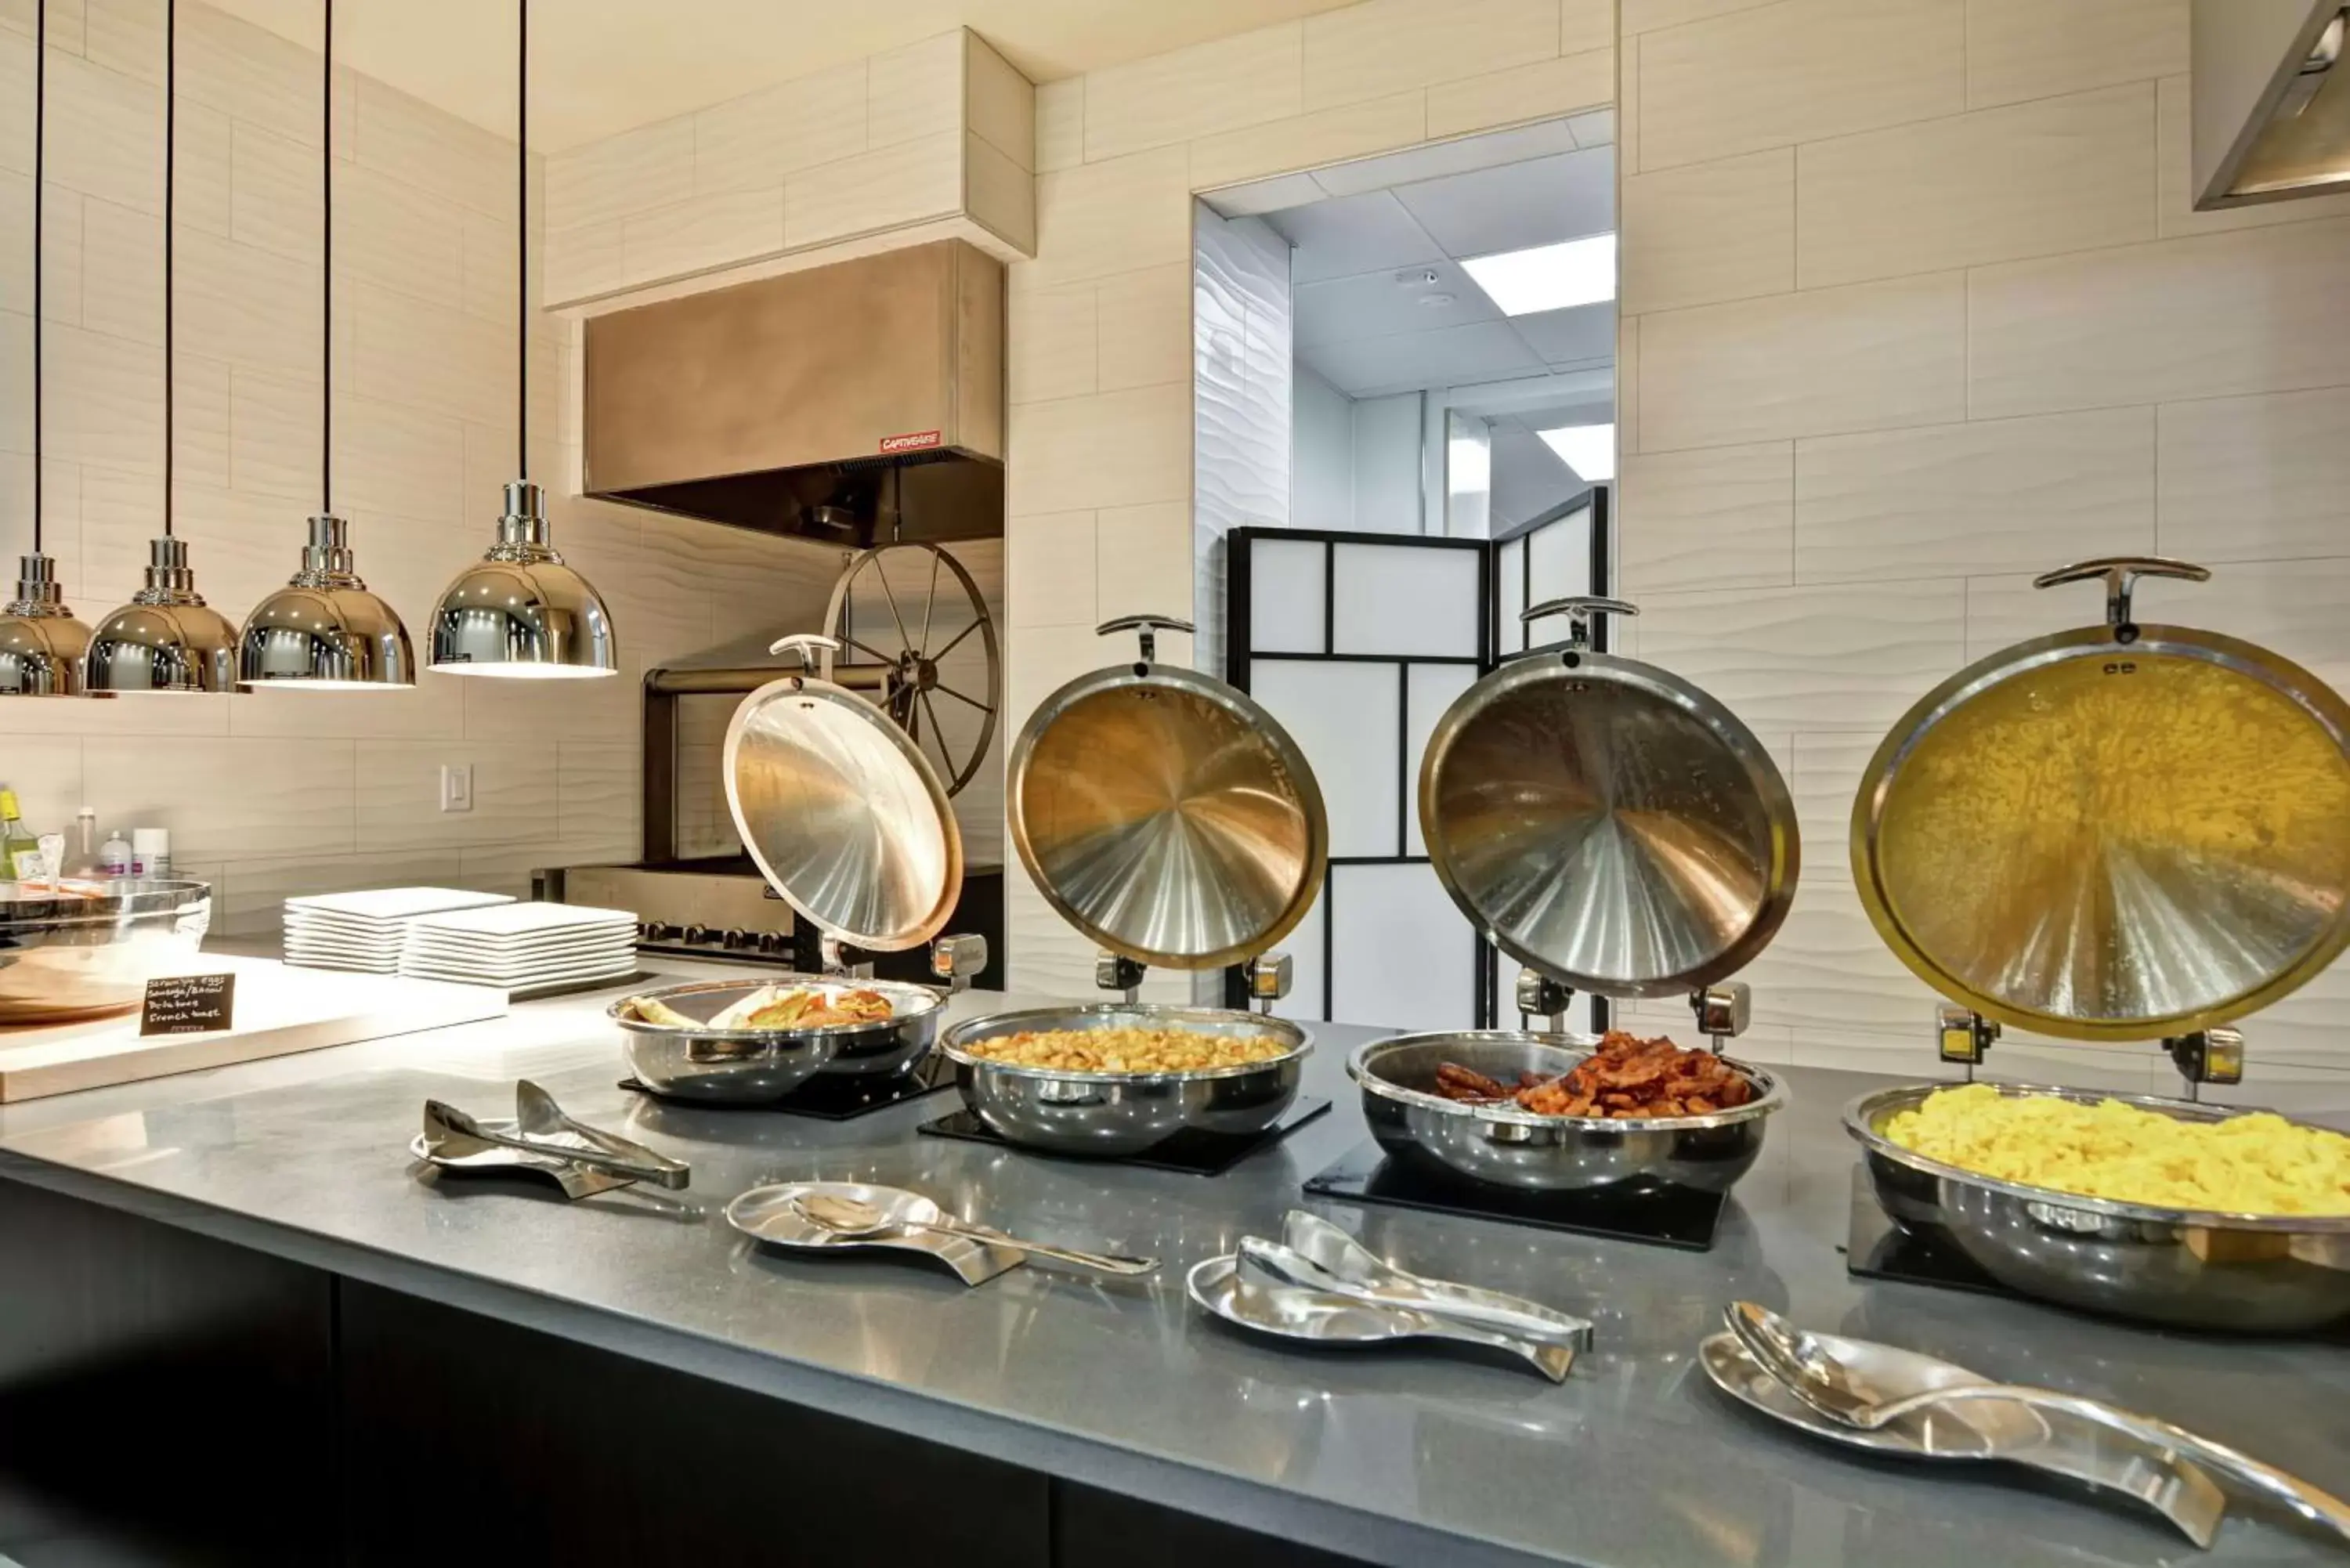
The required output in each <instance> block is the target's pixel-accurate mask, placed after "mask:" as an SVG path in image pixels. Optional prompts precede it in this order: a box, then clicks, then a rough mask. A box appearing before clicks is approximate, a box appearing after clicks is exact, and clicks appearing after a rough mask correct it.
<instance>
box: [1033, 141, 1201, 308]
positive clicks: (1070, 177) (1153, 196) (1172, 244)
mask: <svg viewBox="0 0 2350 1568" xmlns="http://www.w3.org/2000/svg"><path fill="white" fill-rule="evenodd" d="M1189 180H1190V162H1189V159H1188V155H1187V153H1186V151H1185V150H1184V149H1182V148H1180V147H1170V148H1162V149H1160V150H1159V151H1156V152H1138V153H1135V154H1133V155H1131V156H1129V157H1126V158H1113V159H1109V160H1107V161H1103V162H1100V163H1088V164H1084V165H1081V166H1079V167H1077V168H1074V169H1065V170H1060V171H1056V172H1054V173H1050V174H1040V175H1038V176H1037V177H1036V254H1037V257H1038V260H1037V261H1036V262H1035V265H1018V266H1014V268H1013V269H1012V286H1013V287H1014V289H1021V288H1047V287H1056V286H1060V285H1063V284H1067V283H1077V282H1082V281H1085V280H1087V279H1089V278H1097V277H1101V276H1104V275H1107V274H1110V273H1119V272H1133V271H1136V270H1138V269H1139V268H1143V267H1148V266H1156V265H1160V264H1162V263H1167V262H1185V263H1188V262H1189V261H1190V259H1191V203H1190V202H1188V201H1187V200H1186V199H1185V198H1186V195H1187V193H1188V192H1189V190H1190V183H1189Z"/></svg>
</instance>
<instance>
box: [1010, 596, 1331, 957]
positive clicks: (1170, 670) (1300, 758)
mask: <svg viewBox="0 0 2350 1568" xmlns="http://www.w3.org/2000/svg"><path fill="white" fill-rule="evenodd" d="M1099 629H1100V631H1101V632H1102V633H1103V635H1105V636H1107V635H1109V634H1111V633H1113V632H1118V631H1126V630H1134V629H1139V630H1140V631H1141V632H1142V634H1143V639H1142V649H1143V652H1142V658H1141V659H1139V660H1137V661H1136V662H1134V663H1132V664H1124V665H1114V666H1112V667H1110V668H1108V669H1106V670H1095V671H1094V672H1093V673H1091V674H1089V675H1082V676H1079V677H1078V678H1077V679H1076V680H1072V681H1070V682H1069V683H1068V684H1067V685H1066V686H1064V687H1062V688H1061V689H1060V690H1059V691H1055V692H1054V693H1053V694H1052V695H1051V696H1049V697H1047V698H1045V701H1044V703H1043V704H1042V705H1041V706H1040V707H1038V709H1037V710H1036V711H1035V713H1034V714H1033V715H1031V716H1030V718H1029V720H1028V722H1027V723H1026V724H1025V725H1024V726H1023V727H1022V729H1021V732H1020V735H1019V738H1018V739H1017V740H1016V741H1015V742H1014V744H1013V748H1012V757H1011V763H1010V768H1009V776H1008V779H1007V788H1006V793H1007V794H1008V795H1009V796H1010V801H1009V805H1010V813H1009V815H1010V818H1011V827H1012V842H1013V846H1014V849H1016V850H1017V851H1018V852H1019V856H1020V861H1021V864H1022V865H1024V866H1025V867H1027V868H1028V874H1029V876H1031V877H1034V878H1035V882H1036V886H1037V888H1038V889H1039V890H1040V891H1042V892H1043V893H1044V895H1045V900H1046V902H1048V903H1050V904H1051V905H1052V906H1053V908H1054V909H1056V910H1058V911H1059V912H1060V915H1061V917H1062V919H1066V920H1067V921H1068V922H1069V923H1070V924H1071V925H1073V926H1075V927H1076V928H1077V929H1079V930H1080V931H1083V932H1084V933H1085V934H1086V935H1087V937H1088V938H1089V939H1091V940H1093V941H1094V942H1096V943H1097V944H1098V945H1099V946H1101V947H1103V948H1106V949H1107V950H1110V951H1111V952H1114V953H1117V954H1119V955H1120V956H1122V957H1125V958H1130V959H1134V960H1137V961H1139V962H1142V963H1145V964H1149V965H1152V966H1154V967H1158V968H1162V969H1181V970H1199V969H1214V968H1218V967H1220V966H1222V965H1224V964H1229V963H1235V962H1238V961H1242V960H1243V959H1247V958H1251V957H1253V956H1255V955H1256V954H1259V953H1262V952H1263V951H1264V950H1266V949H1268V948H1270V947H1271V946H1272V945H1273V944H1274V943H1275V942H1277V941H1279V940H1281V939H1282V938H1283V937H1284V936H1286V935H1287V934H1288V933H1289V931H1290V930H1291V929H1292V928H1294V927H1295V925H1296V924H1297V922H1298V921H1299V920H1301V919H1304V918H1305V911H1306V909H1308V908H1310V907H1311V906H1312V904H1313V902H1314V899H1315V896H1316V895H1317V894H1319V893H1320V891H1321V888H1322V876H1323V872H1324V869H1325V867H1327V865H1328V864H1329V844H1330V829H1329V822H1328V818H1327V817H1326V815H1325V814H1324V812H1323V808H1322V791H1321V788H1320V786H1319V785H1317V784H1315V782H1314V774H1313V772H1312V771H1311V770H1310V769H1309V768H1308V767H1307V766H1306V763H1305V753H1302V752H1301V751H1299V750H1298V747H1297V742H1295V741H1294V740H1292V739H1291V738H1290V736H1289V732H1287V731H1286V730H1284V729H1283V728H1282V727H1281V725H1280V724H1279V722H1276V721H1275V720H1274V717H1273V715H1271V714H1270V713H1267V712H1266V711H1264V710H1263V708H1261V707H1259V706H1258V705H1257V704H1256V703H1255V702H1253V701H1250V699H1249V697H1248V696H1247V694H1246V693H1244V692H1242V691H1237V690H1235V689H1234V688H1232V687H1231V686H1228V685H1226V684H1225V683H1224V682H1222V681H1221V680H1215V679H1214V678H1213V677H1211V676H1207V675H1202V674H1201V673H1200V672H1198V671H1197V670H1185V669H1181V668H1180V667H1177V666H1174V665H1167V664H1160V663H1159V662H1157V657H1156V655H1157V649H1156V647H1155V643H1154V634H1155V633H1156V632H1158V631H1159V630H1176V631H1185V632H1188V631H1190V630H1191V627H1190V626H1189V625H1187V624H1186V623H1184V622H1181V621H1177V620H1170V619H1166V618H1160V617H1156V616H1131V617H1127V618H1122V619H1119V620H1114V621H1110V622H1107V623H1106V624H1105V625H1104V626H1102V627H1101V628H1099Z"/></svg>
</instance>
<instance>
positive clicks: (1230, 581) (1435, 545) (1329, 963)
mask: <svg viewBox="0 0 2350 1568" xmlns="http://www.w3.org/2000/svg"><path fill="white" fill-rule="evenodd" d="M1260 539H1263V540H1270V541H1274V542H1276V543H1283V544H1305V545H1321V546H1322V649H1321V651H1320V652H1318V653H1298V652H1274V651H1269V650H1264V651H1261V650H1259V649H1256V648H1255V647H1254V646H1253V636H1252V633H1253V624H1252V614H1253V605H1254V589H1253V577H1254V545H1255V543H1256V541H1258V540H1260ZM1348 545H1353V546H1357V547H1359V546H1372V547H1388V548H1392V547H1396V546H1404V547H1408V548H1412V549H1449V550H1466V551H1471V552H1474V553H1475V555H1476V556H1477V567H1478V569H1477V622H1478V631H1477V652H1476V654H1475V655H1474V656H1471V655H1466V654H1405V653H1341V652H1339V651H1337V648H1336V640H1337V621H1338V611H1337V574H1338V550H1339V549H1340V548H1341V547H1343V546H1348ZM1225 551H1226V572H1225V584H1224V679H1225V680H1228V681H1230V682H1231V683H1232V685H1234V686H1236V687H1238V688H1239V689H1240V690H1242V691H1248V690H1249V671H1250V668H1251V666H1252V664H1253V662H1254V661H1256V660H1259V659H1284V660H1291V659H1294V660H1296V661H1299V662H1302V663H1315V664H1345V663H1356V664H1384V665H1388V666H1389V667H1391V668H1393V669H1394V670H1395V672H1396V701H1397V705H1398V706H1397V714H1396V742H1397V743H1396V752H1397V757H1396V770H1397V782H1398V789H1397V813H1396V837H1395V843H1396V850H1397V853H1395V854H1393V855H1351V856H1333V857H1331V859H1330V867H1331V870H1330V871H1328V872H1326V873H1324V876H1323V879H1322V891H1321V896H1320V904H1321V909H1320V912H1319V919H1321V922H1322V1005H1321V1013H1322V1016H1323V1017H1325V1018H1326V1017H1328V1016H1329V1015H1330V1012H1331V1011H1332V1009H1333V1006H1334V1003H1335V1001H1336V979H1335V976H1336V969H1337V966H1336V961H1335V958H1336V955H1335V953H1334V952H1333V950H1332V943H1331V938H1332V935H1333V931H1332V916H1331V885H1332V882H1333V880H1334V879H1335V878H1334V875H1333V874H1334V873H1335V872H1336V870H1337V869H1338V868H1339V867H1348V866H1425V865H1428V864H1429V863H1430V862H1429V857H1428V856H1427V854H1426V853H1425V852H1424V846H1423V853H1421V854H1419V855H1406V854H1404V853H1402V851H1403V848H1404V846H1405V845H1406V844H1407V843H1409V840H1410V821H1411V811H1412V808H1413V802H1414V801H1415V800H1416V799H1417V798H1418V796H1419V787H1418V785H1419V758H1418V757H1417V756H1415V755H1413V754H1412V752H1411V744H1410V736H1411V669H1412V667H1413V666H1414V665H1448V664H1449V665H1460V666H1463V667H1466V668H1470V669H1472V670H1474V671H1475V672H1476V674H1478V675H1480V676H1482V675H1484V674H1485V673H1487V672H1488V671H1490V670H1492V668H1493V667H1494V664H1495V662H1496V655H1497V653H1498V650H1499V649H1500V646H1501V644H1500V635H1499V631H1498V628H1497V626H1496V616H1495V604H1496V600H1495V597H1494V593H1495V577H1494V572H1493V562H1494V559H1495V555H1494V550H1493V545H1492V542H1491V541H1489V540H1484V539H1451V538H1445V537H1442V536H1440V535H1425V534H1375V533H1365V532H1360V531H1356V530H1348V529H1325V528H1266V527H1255V526H1249V527H1241V528H1235V529H1233V530H1232V532H1231V533H1230V534H1229V535H1226V536H1225ZM1469 938H1470V940H1471V942H1472V943H1474V944H1475V961H1474V963H1473V966H1472V968H1471V977H1472V983H1473V985H1474V995H1473V1002H1472V1004H1473V1007H1474V1010H1475V1015H1476V1023H1477V1024H1478V1026H1479V1027H1481V1028H1491V1027H1492V1024H1493V1020H1494V1017H1495V1015H1496V1012H1497V1008H1498V999H1499V993H1498V990H1497V986H1498V983H1499V973H1500V970H1499V965H1498V958H1499V955H1498V953H1497V952H1496V951H1495V950H1494V948H1493V946H1492V943H1490V942H1488V941H1486V940H1485V939H1484V938H1483V937H1482V935H1480V934H1478V933H1477V932H1475V931H1474V930H1473V929H1472V930H1471V932H1470V933H1469ZM1224 998H1225V1001H1226V1003H1227V1004H1228V1005H1230V1006H1233V1007H1244V1006H1246V1005H1248V1000H1249V998H1248V985H1247V981H1246V980H1245V978H1244V977H1243V974H1242V971H1240V970H1239V969H1238V968H1237V967H1235V968H1232V969H1230V970H1227V971H1225V975H1224Z"/></svg>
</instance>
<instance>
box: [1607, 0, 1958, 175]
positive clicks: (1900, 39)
mask: <svg viewBox="0 0 2350 1568" xmlns="http://www.w3.org/2000/svg"><path fill="white" fill-rule="evenodd" d="M1962 30H1963V29H1962V13H1961V11H1960V7H1959V6H1958V5H1954V4H1951V3H1950V0H1785V3H1784V4H1782V5H1766V6H1762V7H1759V8H1757V9H1754V10H1751V11H1737V12H1733V13H1731V14H1730V15H1728V16H1721V17H1719V18H1717V19H1715V20H1712V21H1709V22H1707V23H1706V24H1705V25H1704V26H1691V27H1671V28H1667V29H1665V30H1663V31H1661V32H1654V33H1645V34H1642V35H1641V36H1640V49H1639V70H1640V113H1641V117H1642V119H1641V125H1640V147H1639V153H1640V161H1639V163H1638V168H1639V169H1640V170H1641V171H1643V172H1647V171H1652V170H1657V169H1663V168H1668V167H1669V166H1671V165H1673V164H1676V163H1696V162H1700V161H1704V160H1706V159H1711V158H1726V157H1728V156H1730V155H1731V154H1732V153H1738V152H1751V151H1755V150H1756V149H1759V148H1763V147H1785V146H1789V145H1791V144H1794V143H1796V142H1804V141H1811V140H1817V139H1818V138H1820V137H1824V136H1841V135H1844V134H1846V133H1847V132H1850V131H1856V130H1872V129H1874V128H1876V127H1877V126H1885V125H1899V124H1902V123H1904V122H1906V121H1908V120H1913V119H1930V118H1931V117H1933V116H1935V115H1941V114H1954V113H1956V112H1957V111H1958V110H1959V109H1961V108H1962V107H1964V104H1963V99H1964V97H1965V79H1964V78H1965V57H1964V54H1963V52H1962V49H1961V33H1962Z"/></svg>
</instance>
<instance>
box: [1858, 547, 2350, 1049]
mask: <svg viewBox="0 0 2350 1568" xmlns="http://www.w3.org/2000/svg"><path fill="white" fill-rule="evenodd" d="M2147 575H2153V576H2174V577H2184V578H2187V579H2189V580H2190V581H2201V580H2203V579H2204V578H2206V577H2208V576H2210V573H2209V572H2207V571H2205V570H2204V569H2203V568H2201V567H2199V566H2189V565H2187V564H2185V563H2182V562H2171V561H2163V560H2158V559H2152V558H2140V557H2126V558H2116V559H2109V560H2098V561H2090V562H2084V563H2082V564H2081V565H2080V566H2070V567H2066V568H2064V570H2062V571H2058V572H2052V573H2049V574H2048V575H2047V576H2043V577H2042V578H2040V579H2039V581H2038V583H2037V585H2036V586H2038V587H2053V586H2054V585H2056V584H2058V583H2066V582H2074V581H2080V580H2085V579H2088V578H2102V579H2104V580H2105V582H2106V586H2107V594H2108V597H2107V619H2106V624H2105V625H2103V626H2091V627H2082V628H2074V629H2073V630H2070V631H2064V632H2058V633H2055V634H2054V635H2053V636H2048V637H2041V638H2035V639H2031V640H2029V641H2025V642H2021V643H2017V644H2016V645H2014V646H2013V647H2012V648H2007V649H2002V650H2001V651H1999V652H1997V653H1994V654H1992V655H1991V656H1990V657H1989V658H1987V659H1981V660H1979V661H1978V662H1976V663H1974V664H1972V665H1970V666H1969V667H1968V668H1966V669H1965V670H1960V672H1959V673H1958V674H1956V675H1954V676H1952V677H1951V678H1950V680H1946V681H1944V682H1943V683H1942V684H1941V685H1940V686H1938V687H1936V688H1935V689H1934V690H1933V691H1930V692H1929V693H1927V695H1926V696H1925V697H1924V698H1923V699H1921V700H1920V701H1918V704H1917V705H1916V706H1915V707H1913V708H1911V709H1910V710H1909V711H1908V713H1907V714H1905V715H1903V717H1902V719H1901V721H1900V722H1898V723H1897V724H1896V725H1895V726H1894V727H1893V730H1892V732H1890V733H1889V734H1888V735H1887V737H1886V738H1885V741H1884V743H1883V744H1881V745H1880V746H1879V747H1878V748H1877V753H1876V755H1875V757H1874V758H1872V759H1871V761H1870V763H1869V764H1868V769H1867V771H1866V774H1864V775H1863V776H1862V780H1861V785H1860V793H1859V794H1858V796H1857V798H1856V800H1855V801H1854V803H1853V815H1852V864H1853V876H1854V879H1855V881H1856V883H1857V884H1858V885H1859V888H1860V896H1861V901H1862V903H1863V905H1864V906H1865V907H1866V909H1867V910H1868V914H1869V919H1871V920H1872V921H1874V922H1875V924H1876V926H1877V932H1878V934H1879V935H1881V936H1882V937H1883V938H1884V939H1885V940H1886V942H1887V945H1888V946H1890V947H1891V948H1892V950H1893V951H1894V952H1895V954H1896V955H1898V957H1899V958H1900V959H1901V961H1903V962H1904V963H1906V964H1908V966H1909V968H1910V969H1911V970H1912V971H1915V972H1916V973H1917V974H1918V977H1919V978H1920V979H1922V980H1924V981H1926V982H1927V983H1928V984H1929V985H1931V986H1933V987H1934V988H1935V989H1936V990H1937V991H1939V992H1941V993H1942V994H1943V995H1945V996H1947V997H1949V998H1950V1000H1952V1001H1953V1002H1959V1003H1960V1004H1961V1005H1962V1006H1965V1007H1969V1008H1972V1009H1973V1010H1974V1011H1976V1012H1980V1013H1981V1014H1982V1015H1983V1016H1984V1017H1987V1018H1991V1019H1995V1020H1997V1021H1999V1022H2000V1023H2004V1024H2007V1025H2009V1026H2011V1027H2013V1028H2020V1029H2030V1030H2033V1031H2034V1032H2036V1033H2043V1034H2053V1035H2055V1036H2058V1037H2060V1038H2064V1039H2072V1040H2090V1041H2132V1040H2152V1039H2159V1038H2164V1037H2168V1036H2176V1035H2181V1034H2187V1033H2194V1032H2196V1031H2199V1030H2204V1029H2209V1028H2211V1027H2213V1026H2214V1025H2217V1024H2220V1023H2226V1022H2228V1021H2229V1020H2230V1019H2233V1018H2239V1017H2241V1016H2243V1015H2244V1014H2245V1013H2248V1012H2254V1011H2256V1010H2258V1009H2260V1008H2262V1007H2265V1006H2267V1005H2269V1004H2270V1003H2272V1002H2275V1001H2277V1000H2278V999H2279V998H2280V997H2282V996H2284V995H2286V994H2287V993H2289V992H2292V991H2293V990H2294V989H2296V988H2297V987H2299V986H2300V985H2302V984H2303V982H2304V981H2308V980H2309V979H2310V978H2311V977H2313V976H2314V975H2315V974H2316V973H2318V971H2321V970H2323V969H2324V967H2325V966H2326V965H2327V964H2328V963H2330V962H2331V961H2333V960H2334V958H2335V957H2336V956H2337V955H2338V954H2340V953H2341V951H2342V950H2343V949H2344V947H2345V944H2350V704H2345V702H2344V701H2343V700H2342V698H2341V697H2340V696H2339V695H2337V694H2336V693H2335V692H2334V691H2333V690H2332V689H2331V688H2329V687H2328V686H2326V684H2325V683H2324V681H2322V680H2318V679H2317V677H2315V676H2314V675H2312V674H2311V673H2310V672H2309V671H2307V670H2303V669H2302V668H2301V667H2300V666H2298V665H2296V664H2293V663H2292V662H2290V661H2289V660H2286V659H2281V658H2279V657H2278V656H2277V655H2275V654H2273V653H2272V652H2270V651H2269V650H2267V649H2263V648H2259V647H2256V646H2254V645H2253V644H2251V643H2248V642H2242V641H2240V640H2238V639H2234V638H2230V637H2225V636H2221V635H2220V634H2219V633H2216V632H2209V631H2202V630H2199V629H2194V628H2186V627H2176V626H2141V625H2138V624H2137V623H2136V622H2134V621H2133V620H2132V619H2131V614H2130V597H2131V593H2132V590H2133V588H2134V586H2135V583H2136V580H2137V577H2139V576H2147Z"/></svg>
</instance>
